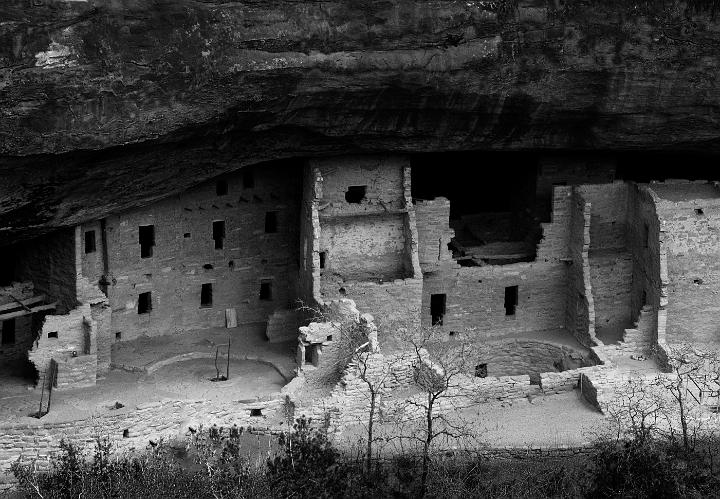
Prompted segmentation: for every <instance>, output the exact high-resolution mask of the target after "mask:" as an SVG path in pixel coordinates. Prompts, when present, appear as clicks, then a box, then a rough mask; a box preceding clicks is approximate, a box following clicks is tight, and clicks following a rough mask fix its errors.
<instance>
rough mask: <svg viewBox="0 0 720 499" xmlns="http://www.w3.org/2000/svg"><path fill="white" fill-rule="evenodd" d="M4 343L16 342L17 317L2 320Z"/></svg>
mask: <svg viewBox="0 0 720 499" xmlns="http://www.w3.org/2000/svg"><path fill="white" fill-rule="evenodd" d="M0 343H1V344H3V345H14V344H15V319H7V320H5V321H2V341H1V342H0Z"/></svg>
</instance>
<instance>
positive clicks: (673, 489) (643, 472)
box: [589, 439, 718, 498]
mask: <svg viewBox="0 0 720 499" xmlns="http://www.w3.org/2000/svg"><path fill="white" fill-rule="evenodd" d="M591 473H592V476H593V479H594V480H593V485H592V488H591V490H590V492H589V496H590V497H638V498H640V497H653V498H675V497H708V496H711V495H713V493H715V490H716V487H717V485H718V479H717V477H716V476H713V473H712V470H711V468H710V466H709V465H708V463H706V461H705V459H704V458H703V456H702V455H701V454H699V453H697V452H695V451H693V450H687V449H685V448H684V447H682V446H681V445H679V444H677V443H676V442H672V441H668V442H666V441H657V440H654V439H635V440H631V441H628V442H614V441H609V442H600V443H599V444H598V447H597V452H596V453H595V454H594V456H593V468H592V470H591Z"/></svg>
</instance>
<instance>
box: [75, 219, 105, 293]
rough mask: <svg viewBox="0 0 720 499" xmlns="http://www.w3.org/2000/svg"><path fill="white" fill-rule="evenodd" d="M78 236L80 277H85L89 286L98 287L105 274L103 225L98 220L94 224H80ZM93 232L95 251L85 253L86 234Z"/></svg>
mask: <svg viewBox="0 0 720 499" xmlns="http://www.w3.org/2000/svg"><path fill="white" fill-rule="evenodd" d="M80 227H81V229H80V232H79V234H78V236H79V241H78V243H79V244H78V250H79V254H80V260H81V266H82V267H81V270H82V275H83V276H85V277H86V278H87V279H88V281H89V282H90V283H91V284H94V285H96V286H97V285H98V283H99V282H100V280H101V278H102V276H103V275H104V274H105V261H104V254H105V242H104V237H103V232H102V228H103V224H102V223H101V222H100V221H99V220H98V221H94V222H89V223H84V224H82V225H81V226H80ZM91 231H92V232H94V234H95V238H94V239H95V251H92V252H89V253H87V252H86V249H87V248H86V247H85V237H86V233H89V232H91Z"/></svg>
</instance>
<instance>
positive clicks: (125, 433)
mask: <svg viewBox="0 0 720 499" xmlns="http://www.w3.org/2000/svg"><path fill="white" fill-rule="evenodd" d="M123 438H130V430H128V429H125V430H123Z"/></svg>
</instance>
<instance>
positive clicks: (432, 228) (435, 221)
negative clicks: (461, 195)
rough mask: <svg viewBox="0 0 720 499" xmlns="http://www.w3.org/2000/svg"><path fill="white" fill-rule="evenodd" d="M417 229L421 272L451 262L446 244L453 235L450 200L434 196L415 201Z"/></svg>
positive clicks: (450, 253)
mask: <svg viewBox="0 0 720 499" xmlns="http://www.w3.org/2000/svg"><path fill="white" fill-rule="evenodd" d="M415 217H416V220H417V230H418V240H419V241H418V256H419V259H420V265H421V267H422V270H423V272H431V271H432V270H433V269H435V267H437V266H438V265H443V264H452V263H453V260H452V252H451V251H450V250H449V249H448V244H450V241H451V240H452V238H453V237H454V235H455V232H454V231H453V230H452V229H451V228H450V226H449V221H450V200H448V199H447V198H436V199H432V200H428V201H420V200H418V201H417V202H416V203H415Z"/></svg>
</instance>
